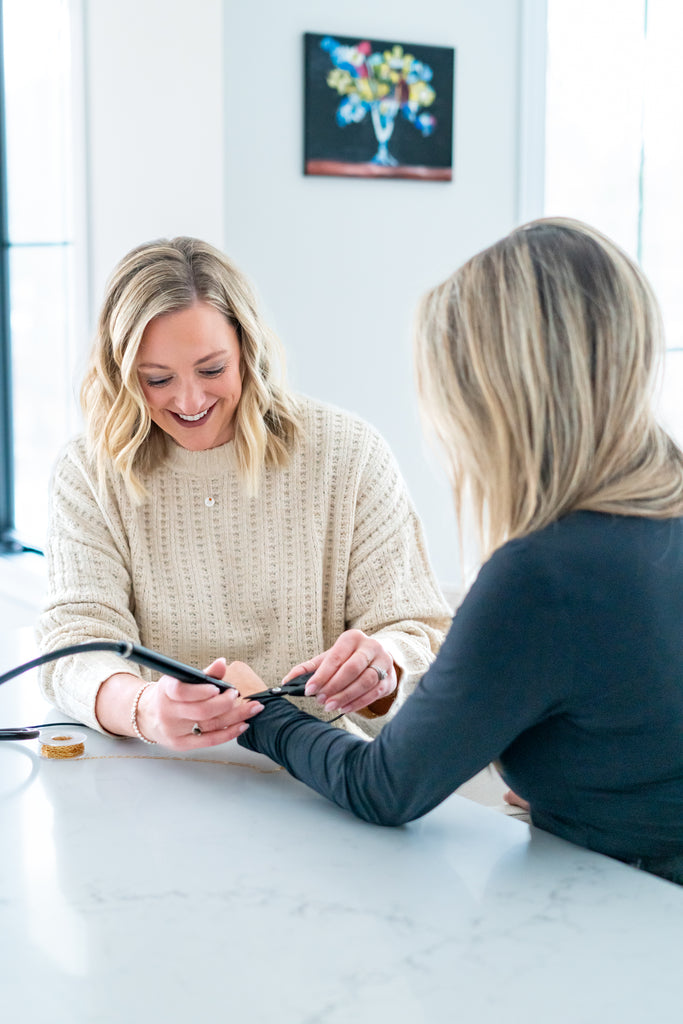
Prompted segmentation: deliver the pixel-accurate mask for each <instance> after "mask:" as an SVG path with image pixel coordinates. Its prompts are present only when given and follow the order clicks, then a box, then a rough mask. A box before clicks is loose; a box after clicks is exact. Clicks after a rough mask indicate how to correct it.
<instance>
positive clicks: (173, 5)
mask: <svg viewBox="0 0 683 1024" xmlns="http://www.w3.org/2000/svg"><path fill="white" fill-rule="evenodd" d="M83 4H84V13H85V21H84V37H85V44H86V66H85V78H86V84H87V87H88V106H87V111H86V124H87V136H88V137H87V163H88V181H89V185H88V207H89V225H90V228H89V231H90V248H91V277H92V282H91V294H92V297H93V302H94V304H95V305H97V304H98V303H99V301H100V298H101V294H102V287H103V283H104V279H105V277H106V275H107V274H108V273H109V271H110V270H111V269H112V267H113V265H114V263H115V262H116V261H117V260H118V259H119V258H120V256H121V255H123V253H124V252H125V251H126V250H127V249H128V248H130V247H131V246H132V245H135V244H137V243H138V242H141V241H143V240H146V239H149V238H153V237H157V236H160V235H173V234H179V233H186V234H194V235H197V236H199V237H204V238H206V239H207V240H209V241H211V242H213V243H214V244H217V245H219V246H221V247H223V248H224V249H225V250H226V251H227V252H228V253H229V254H230V255H231V256H232V257H234V258H235V259H236V260H237V262H238V263H239V264H240V265H241V266H242V268H243V269H244V270H245V271H246V272H247V274H248V275H249V276H250V277H251V279H252V281H253V282H254V284H255V286H256V288H257V291H258V292H259V294H260V296H261V298H262V300H263V302H264V305H265V307H266V309H267V311H268V313H269V315H270V317H271V320H272V321H273V323H274V326H275V327H276V329H277V330H278V332H279V333H280V335H281V337H282V339H283V341H284V343H285V347H286V350H287V353H288V361H289V376H290V380H291V382H292V383H293V384H294V386H295V387H296V388H297V389H298V390H301V391H304V392H307V393H309V394H313V395H316V396H317V397H320V398H322V399H325V400H327V401H331V402H334V403H336V404H339V405H342V406H345V407H347V408H349V409H352V410H355V411H356V412H358V413H360V414H361V415H362V416H364V417H365V418H366V419H368V420H370V421H371V422H372V423H374V424H375V425H376V426H377V427H378V428H379V429H380V430H381V431H382V433H383V434H384V435H385V437H386V438H387V439H388V441H389V442H390V444H391V445H392V447H393V449H394V451H395V453H396V455H397V457H398V460H399V463H400V465H401V468H402V471H403V473H404V476H405V478H406V480H407V482H408V486H409V488H410V491H411V493H412V495H413V498H414V500H415V503H416V505H417V507H418V511H419V513H420V515H421V517H422V519H423V522H424V524H425V528H426V531H427V537H428V543H429V547H430V552H431V555H432V560H433V562H434V565H435V568H436V569H437V573H438V575H439V577H440V579H441V580H442V581H443V582H444V583H452V582H454V581H456V580H457V579H458V577H459V566H458V558H457V540H456V534H455V524H454V518H453V515H452V511H451V504H450V495H449V492H448V487H447V484H446V481H445V477H444V475H443V473H442V471H441V470H440V468H439V467H438V463H437V460H436V457H435V456H434V455H433V453H431V452H429V451H428V450H427V448H426V446H425V445H424V443H423V441H422V438H421V433H420V429H419V424H418V418H417V411H416V403H415V399H414V392H413V384H412V366H411V344H410V324H411V318H412V315H413V310H414V307H415V304H416V301H417V299H418V297H419V296H420V294H421V293H422V292H423V291H424V290H425V289H426V288H427V287H428V286H430V285H432V284H435V283H436V282H437V281H439V280H441V279H443V278H444V277H445V276H447V275H448V274H449V273H450V272H451V271H452V270H453V269H455V267H456V266H457V265H458V264H459V263H460V262H461V261H462V260H464V259H465V258H466V257H468V256H469V255H471V254H472V253H473V252H475V251H476V250H477V249H479V248H481V247H482V246H484V245H487V244H489V243H490V242H492V241H494V240H495V239H496V238H497V237H499V236H500V235H502V234H504V233H505V232H507V231H508V230H510V228H511V227H512V226H513V225H514V224H515V223H516V222H517V221H518V217H519V211H520V209H521V207H520V205H519V196H520V190H521V187H522V185H523V184H524V182H522V181H521V179H520V175H522V176H523V177H524V179H525V181H526V180H527V179H529V178H530V180H534V174H533V170H534V167H533V166H532V167H531V172H532V173H531V175H530V176H529V162H528V161H521V162H520V152H519V140H520V138H521V137H522V136H521V135H520V116H519V115H520V109H522V110H523V106H522V107H520V81H521V88H522V93H521V98H522V100H523V101H524V99H525V95H526V101H528V100H529V88H528V75H527V76H526V78H524V80H521V75H520V69H521V68H522V67H525V68H526V67H527V57H526V56H524V57H523V56H522V49H523V46H524V45H525V40H528V38H529V32H528V31H526V30H525V26H528V23H529V19H531V20H532V21H533V22H534V23H535V22H537V21H538V17H540V16H541V15H542V14H544V10H542V8H544V2H541V0H477V2H476V3H474V2H472V0H423V2H422V3H420V4H415V2H414V0H392V2H388V0H376V2H374V3H373V4H372V5H370V4H368V3H367V0H363V2H361V0H347V2H346V3H345V4H344V5H340V4H339V3H336V2H335V3H333V2H332V0H317V2H314V0H286V2H279V0H251V2H250V3H244V2H243V0H223V2H221V0H194V2H193V3H188V2H183V0H83ZM305 31H309V32H324V33H330V34H335V33H336V34H339V35H354V34H359V38H360V35H365V36H367V37H370V38H373V37H374V38H393V39H396V41H401V42H412V43H426V44H436V45H442V46H453V47H455V48H456V75H455V87H456V110H455V129H454V150H455V173H454V180H453V182H451V183H433V182H416V181H375V180H359V179H335V178H313V177H305V176H304V175H303V173H302V110H303V88H302V86H303V82H302V79H303V70H302V56H303V40H302V35H303V33H304V32H305ZM532 35H533V33H532ZM525 90H526V92H525ZM536 99H538V100H539V102H542V96H540V97H536ZM531 101H532V104H533V102H535V100H534V97H533V95H532V97H531ZM522 127H523V125H522ZM525 147H526V143H525ZM526 151H527V149H526V148H525V151H524V152H525V153H526ZM532 164H533V161H532ZM536 177H538V176H536ZM528 205H529V204H528V197H526V198H525V200H524V203H523V206H524V208H525V209H524V212H525V215H526V214H527V213H528V210H527V207H528Z"/></svg>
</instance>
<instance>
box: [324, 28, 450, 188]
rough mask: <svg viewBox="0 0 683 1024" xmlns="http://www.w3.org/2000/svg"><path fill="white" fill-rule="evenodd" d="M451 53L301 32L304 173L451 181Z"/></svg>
mask: <svg viewBox="0 0 683 1024" xmlns="http://www.w3.org/2000/svg"><path fill="white" fill-rule="evenodd" d="M454 81H455V50H454V49H452V48H450V47H445V46H423V45H421V44H417V43H415V44H412V43H400V42H395V41H390V40H380V39H366V38H363V37H362V36H361V37H358V36H329V35H327V36H326V35H317V34H315V33H312V32H307V33H305V35H304V173H305V174H314V175H335V176H338V175H342V176H349V175H350V176H353V177H364V178H365V177H367V178H416V179H421V180H426V181H451V179H452V176H453V101H454Z"/></svg>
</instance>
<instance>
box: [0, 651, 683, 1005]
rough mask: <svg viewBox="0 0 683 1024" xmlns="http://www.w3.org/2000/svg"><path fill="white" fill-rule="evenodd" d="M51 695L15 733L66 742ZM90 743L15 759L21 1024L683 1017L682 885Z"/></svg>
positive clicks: (7, 702) (480, 830)
mask: <svg viewBox="0 0 683 1024" xmlns="http://www.w3.org/2000/svg"><path fill="white" fill-rule="evenodd" d="M27 656H28V655H27ZM16 660H19V659H16ZM10 663H11V662H8V661H7V659H6V658H4V657H3V664H5V665H7V664H10ZM35 690H36V684H35V677H34V676H28V675H27V676H23V677H21V678H20V679H17V680H13V681H12V682H10V683H8V684H7V685H5V686H3V687H1V688H0V725H2V726H8V725H20V724H28V723H30V722H36V721H44V720H46V719H45V717H35V716H36V715H39V716H45V715H46V705H44V704H43V702H42V701H41V700H40V699H39V698H38V697H37V695H36V692H35ZM51 715H52V717H53V719H55V720H56V719H57V717H58V716H56V714H55V713H54V712H51ZM85 731H86V736H87V743H86V752H85V756H84V757H83V758H80V759H78V760H72V761H55V760H45V759H42V758H40V756H39V754H38V741H37V740H34V741H29V742H23V743H19V742H9V743H0V991H1V993H2V1013H3V1017H4V1019H6V1020H21V1021H22V1022H27V1024H34V1022H35V1024H38V1022H40V1024H95V1022H97V1024H114V1022H117V1024H119V1022H123V1021H133V1022H137V1021H154V1022H156V1021H159V1022H164V1024H174V1022H181V1021H182V1022H187V1021H197V1020H221V1021H222V1020H228V1021H233V1020H241V1021H246V1022H248V1024H261V1022H264V1024H275V1022H277V1024H314V1022H315V1024H349V1022H358V1024H365V1022H371V1021H372V1022H376V1024H385V1022H387V1024H389V1022H390V1024H423V1022H424V1024H440V1022H442V1021H443V1022H451V1021H456V1020H458V1021H463V1022H464V1024H470V1022H472V1024H489V1022H490V1024H494V1022H495V1024H500V1022H501V1021H506V1022H513V1024H514V1022H516V1021H519V1022H522V1021H524V1022H525V1024H536V1022H539V1024H540V1022H546V1021H551V1022H553V1024H564V1022H566V1024H570V1022H571V1024H592V1022H595V1024H598V1022H600V1024H610V1022H612V1021H617V1020H618V1021H619V1022H620V1024H623V1022H634V1024H636V1022H637V1024H643V1022H647V1024H650V1022H652V1024H669V1022H670V1024H674V1022H675V1024H680V1021H681V1020H682V1019H683V971H681V955H682V953H683V889H682V888H680V887H678V886H674V885H672V884H670V883H667V882H664V881H661V880H659V879H656V878H653V877H651V876H649V875H646V874H643V873H641V872H638V871H635V870H634V869H632V868H628V867H625V866H624V865H621V864H618V863H617V862H615V861H611V860H609V859H608V858H605V857H601V856H599V855H597V854H592V853H589V852H587V851H584V850H580V849H578V848H575V847H573V846H571V845H570V844H568V843H565V842H563V841H562V840H559V839H556V838H554V837H553V836H550V835H548V834H546V833H543V832H541V831H538V830H535V829H533V828H532V829H529V828H528V827H527V826H526V825H524V824H522V823H521V822H519V821H516V820H514V819H511V818H507V817H505V816H503V815H501V814H498V813H496V812H495V811H492V810H490V809H487V808H483V807H479V806H477V805H475V804H473V803H471V802H469V801H467V800H465V799H463V798H461V797H458V796H453V797H451V798H450V799H449V800H447V801H446V802H445V803H444V804H443V805H442V806H441V807H439V808H437V809H436V810H435V811H433V812H432V813H431V814H429V815H427V816H426V817H425V818H423V819H422V820H421V821H419V822H415V823H413V824H411V825H408V826H405V827H402V828H399V829H383V828H379V827H376V826H372V825H368V824H365V823H363V822H360V821H357V820H355V819H354V818H352V817H351V816H350V815H348V814H346V813H344V812H342V811H340V810H338V809H336V808H335V807H333V806H332V805H331V804H327V803H326V802H325V801H324V800H323V799H322V798H320V797H318V796H317V795H316V794H314V793H313V792H311V791H310V790H308V789H306V788H305V787H304V786H303V785H302V784H300V783H299V782H297V781H295V780H294V779H292V778H290V777H289V776H288V775H287V774H286V773H285V772H284V771H281V770H279V769H278V768H277V766H275V765H274V764H273V763H272V762H271V761H269V760H267V759H266V758H264V757H261V756H260V755H256V754H251V753H249V752H247V751H243V750H241V748H239V747H238V746H237V744H236V743H229V744H227V745H225V746H224V747H219V748H213V749H212V750H211V751H202V752H199V753H198V754H193V755H191V756H183V755H179V756H177V757H174V756H172V755H170V754H165V753H164V752H162V751H159V750H157V749H156V748H152V747H149V746H145V745H144V744H142V743H140V742H138V741H134V740H121V741H117V740H113V739H109V738H106V737H103V736H100V735H98V734H95V733H92V732H88V731H87V730H85Z"/></svg>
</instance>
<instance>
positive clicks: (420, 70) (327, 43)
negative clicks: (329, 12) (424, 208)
mask: <svg viewBox="0 0 683 1024" xmlns="http://www.w3.org/2000/svg"><path fill="white" fill-rule="evenodd" d="M320 46H321V48H322V49H323V50H326V51H327V53H329V55H330V60H331V61H332V63H333V64H334V68H333V69H332V70H331V71H330V72H329V74H328V76H327V84H328V85H329V86H330V88H332V89H336V90H337V92H338V93H339V95H340V96H341V97H342V100H341V102H340V103H339V106H338V107H337V112H336V121H337V124H338V125H339V126H340V127H344V126H346V125H349V124H357V123H358V122H360V121H362V120H363V118H364V117H365V116H366V114H368V112H369V114H370V118H371V120H372V127H373V129H374V132H375V138H376V139H377V145H378V148H377V152H376V153H375V155H374V157H373V158H372V161H371V162H372V163H375V164H380V165H381V166H384V167H395V166H396V165H397V164H398V160H396V158H395V157H393V156H392V155H391V153H390V152H389V148H388V143H389V140H390V138H391V136H392V134H393V131H394V125H395V121H396V117H397V115H398V114H399V113H400V114H401V115H402V116H403V117H404V118H405V119H406V120H407V121H409V122H410V123H411V124H412V125H414V126H415V128H417V129H418V131H420V132H421V133H422V135H423V136H424V137H427V136H429V135H431V134H432V132H433V131H434V130H435V128H436V118H435V117H433V116H432V115H431V114H429V113H426V112H425V111H424V110H423V108H424V107H429V106H431V105H432V103H433V102H434V100H435V98H436V92H435V91H434V89H433V87H432V86H431V85H430V82H431V80H432V69H431V68H430V67H429V65H427V64H424V63H423V62H422V61H419V60H417V59H416V58H415V57H414V56H413V55H412V54H410V53H404V51H403V47H402V46H398V45H396V46H394V47H393V48H392V49H391V50H385V51H384V52H383V53H379V52H376V53H373V52H372V46H371V45H370V43H369V42H359V43H356V44H355V46H347V45H343V44H341V43H339V42H337V40H336V39H333V38H332V37H331V36H325V37H324V38H323V40H322V42H321V43H320Z"/></svg>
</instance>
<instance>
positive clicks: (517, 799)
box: [503, 789, 531, 814]
mask: <svg viewBox="0 0 683 1024" xmlns="http://www.w3.org/2000/svg"><path fill="white" fill-rule="evenodd" d="M503 800H504V801H505V803H506V804H510V806H511V807H521V808H522V810H523V811H526V812H527V814H528V813H529V811H530V810H531V807H530V806H529V801H528V800H525V799H524V798H523V797H521V796H517V794H516V793H515V791H514V790H513V789H508V791H507V793H503Z"/></svg>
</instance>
